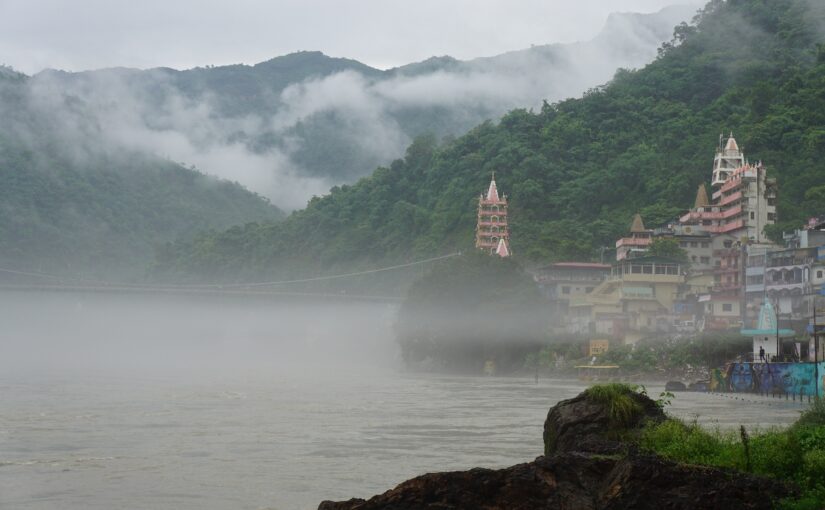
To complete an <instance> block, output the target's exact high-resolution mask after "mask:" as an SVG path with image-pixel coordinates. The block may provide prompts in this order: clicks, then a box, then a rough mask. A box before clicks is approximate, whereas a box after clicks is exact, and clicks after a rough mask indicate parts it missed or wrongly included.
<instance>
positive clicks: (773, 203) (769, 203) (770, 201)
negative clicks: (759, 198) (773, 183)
mask: <svg viewBox="0 0 825 510" xmlns="http://www.w3.org/2000/svg"><path fill="white" fill-rule="evenodd" d="M768 205H776V199H775V198H769V199H768Z"/></svg>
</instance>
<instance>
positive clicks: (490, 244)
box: [476, 174, 512, 257]
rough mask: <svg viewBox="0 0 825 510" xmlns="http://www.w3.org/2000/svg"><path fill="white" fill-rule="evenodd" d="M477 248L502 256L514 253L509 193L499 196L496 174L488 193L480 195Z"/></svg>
mask: <svg viewBox="0 0 825 510" xmlns="http://www.w3.org/2000/svg"><path fill="white" fill-rule="evenodd" d="M476 248H478V249H480V250H484V251H486V252H487V253H489V254H491V255H498V256H500V257H509V256H510V255H512V252H511V251H510V228H509V226H508V222H507V195H502V196H499V194H498V187H497V186H496V176H495V174H493V178H492V179H491V180H490V186H489V187H488V188H487V194H486V195H481V196H479V197H478V221H477V224H476Z"/></svg>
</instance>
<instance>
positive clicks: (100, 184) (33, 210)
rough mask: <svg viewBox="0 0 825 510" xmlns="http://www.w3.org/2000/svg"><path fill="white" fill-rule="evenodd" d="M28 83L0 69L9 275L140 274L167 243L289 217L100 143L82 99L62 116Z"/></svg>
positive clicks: (0, 183)
mask: <svg viewBox="0 0 825 510" xmlns="http://www.w3.org/2000/svg"><path fill="white" fill-rule="evenodd" d="M27 80H29V78H27V77H25V76H23V75H19V74H17V73H14V72H12V71H10V70H9V69H7V68H0V118H2V122H0V267H2V268H3V269H13V270H22V271H41V272H47V273H53V274H59V275H66V276H78V275H83V276H86V277H108V278H132V277H143V276H145V272H146V268H147V266H149V265H150V263H151V261H152V258H153V256H154V250H155V248H156V247H157V246H159V245H162V244H163V243H165V242H168V241H171V240H174V239H178V238H181V237H191V236H192V235H194V234H195V233H196V232H199V231H204V230H208V229H225V228H228V227H229V226H231V225H234V224H238V223H245V222H250V221H271V220H276V219H278V218H281V217H283V214H282V213H281V211H279V210H278V209H277V208H276V207H274V206H272V205H271V204H270V203H269V202H268V201H266V200H265V199H263V198H262V197H260V196H258V195H255V194H254V193H251V192H249V191H247V190H246V189H244V188H242V187H241V186H239V185H238V184H235V183H232V182H228V181H221V180H219V179H216V178H214V177H210V176H206V175H204V174H202V173H200V172H198V171H196V170H194V169H191V168H184V167H183V166H181V165H179V164H176V163H173V162H170V161H167V160H164V159H161V158H158V157H156V156H152V155H147V154H145V153H141V152H136V151H128V150H123V149H122V148H117V147H112V146H106V145H105V144H102V143H101V139H102V138H103V133H102V132H101V130H100V127H99V126H96V125H95V124H94V123H92V122H87V120H88V119H86V118H85V116H84V105H83V104H82V103H79V102H75V103H68V104H63V105H62V106H63V107H65V109H66V111H67V112H69V111H70V112H72V114H71V115H63V116H55V115H53V114H52V113H53V110H51V109H49V108H48V105H39V104H38V105H33V104H31V102H30V96H29V89H28V87H27ZM2 277H3V280H2V281H8V277H9V274H8V273H3V274H2Z"/></svg>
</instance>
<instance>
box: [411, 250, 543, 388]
mask: <svg viewBox="0 0 825 510" xmlns="http://www.w3.org/2000/svg"><path fill="white" fill-rule="evenodd" d="M542 306H543V301H542V299H541V296H540V295H539V293H538V289H537V287H536V285H535V283H534V282H533V280H532V279H531V278H530V277H529V276H527V275H526V274H525V273H524V271H523V270H522V269H521V268H520V267H519V266H518V264H516V263H515V262H513V261H512V260H509V259H502V258H500V257H491V256H489V255H485V254H482V253H479V252H476V251H473V252H471V253H470V254H467V255H462V256H461V257H456V258H453V259H448V260H445V261H442V262H440V263H439V264H438V265H437V266H436V267H435V268H433V270H432V271H431V272H430V273H429V274H427V275H426V276H425V277H423V278H422V279H420V280H419V281H417V282H416V283H415V284H414V285H413V286H412V288H411V289H410V292H409V297H408V298H407V299H406V300H405V301H404V303H403V304H402V306H401V309H400V310H399V314H398V321H397V323H396V332H397V338H398V341H399V343H400V345H401V354H402V357H403V359H404V361H405V362H406V363H407V364H409V365H416V366H421V367H424V368H446V369H451V370H466V371H470V372H474V373H478V372H479V371H480V370H481V368H482V367H483V366H484V362H485V361H487V360H492V361H494V362H495V363H496V367H497V369H498V371H500V372H507V371H511V370H514V369H517V368H521V365H522V361H523V359H524V356H525V354H526V352H529V351H531V350H535V349H537V347H538V345H540V344H541V341H542V339H543V334H544V331H545V328H546V323H545V321H544V319H543V318H542V314H541V308H542Z"/></svg>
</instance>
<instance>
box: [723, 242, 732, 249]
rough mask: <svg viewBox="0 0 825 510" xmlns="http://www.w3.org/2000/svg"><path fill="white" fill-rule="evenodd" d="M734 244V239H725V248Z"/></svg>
mask: <svg viewBox="0 0 825 510" xmlns="http://www.w3.org/2000/svg"><path fill="white" fill-rule="evenodd" d="M731 246H733V241H725V248H730V247H731Z"/></svg>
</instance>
